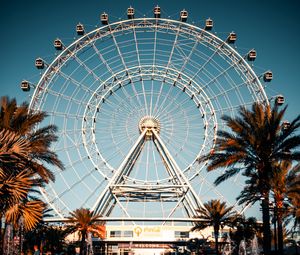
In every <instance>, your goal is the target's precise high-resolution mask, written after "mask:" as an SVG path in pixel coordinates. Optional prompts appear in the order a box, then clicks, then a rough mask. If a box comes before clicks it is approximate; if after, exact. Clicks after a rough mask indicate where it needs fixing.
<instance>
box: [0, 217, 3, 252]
mask: <svg viewBox="0 0 300 255" xmlns="http://www.w3.org/2000/svg"><path fill="white" fill-rule="evenodd" d="M3 240H4V234H3V231H2V214H0V254H3V243H4V242H3Z"/></svg>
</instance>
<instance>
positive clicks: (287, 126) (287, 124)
mask: <svg viewBox="0 0 300 255" xmlns="http://www.w3.org/2000/svg"><path fill="white" fill-rule="evenodd" d="M290 126H291V123H290V122H289V121H287V120H285V121H283V123H282V129H283V130H287V129H289V127H290Z"/></svg>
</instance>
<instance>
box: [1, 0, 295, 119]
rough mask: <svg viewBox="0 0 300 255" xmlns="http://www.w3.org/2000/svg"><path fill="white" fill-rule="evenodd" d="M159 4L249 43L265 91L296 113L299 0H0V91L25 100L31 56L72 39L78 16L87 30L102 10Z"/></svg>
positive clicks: (242, 44) (145, 10)
mask: <svg viewBox="0 0 300 255" xmlns="http://www.w3.org/2000/svg"><path fill="white" fill-rule="evenodd" d="M156 4H159V5H160V6H161V8H162V12H163V16H165V17H166V16H171V17H172V18H174V19H175V18H176V19H177V17H178V12H179V11H180V10H181V9H183V8H185V9H187V10H188V11H189V20H188V21H189V22H195V24H196V25H199V26H201V25H203V22H204V20H205V19H206V18H207V17H211V18H212V19H213V20H214V22H215V27H214V31H215V32H217V34H219V35H220V37H225V36H226V34H227V33H228V32H231V31H235V32H236V33H237V35H238V41H237V43H236V45H237V47H238V51H240V52H245V51H247V50H249V49H252V48H255V49H256V50H257V60H256V61H255V63H254V65H255V69H256V71H257V72H260V71H261V72H263V71H264V70H267V69H271V70H272V71H273V74H274V80H273V82H272V83H271V84H270V86H269V89H268V90H267V93H268V92H269V93H270V94H273V95H274V94H277V93H280V94H283V95H284V96H285V97H286V101H287V103H288V104H289V109H288V115H287V117H289V118H293V117H295V116H296V114H298V113H299V111H298V108H299V105H300V104H299V95H300V93H299V92H300V82H299V77H298V74H299V71H300V51H299V41H300V25H299V24H300V16H299V13H300V2H299V1H292V0H287V1H281V0H275V1H260V0H255V1H241V0H233V1H224V0H215V1H195V0H185V1H178V0H175V1H167V0H160V1H132V0H131V1H123V0H110V1H94V0H86V1H78V0H75V1H60V0H51V1H50V0H44V1H34V0H27V1H21V0H14V1H10V0H2V1H1V8H0V14H1V15H0V20H1V28H2V31H1V34H2V35H1V41H0V51H1V60H0V70H1V92H0V95H9V96H11V97H17V99H18V101H24V100H29V97H28V94H24V93H23V92H22V91H21V90H20V89H19V83H20V81H21V80H22V79H29V80H30V81H33V82H37V80H38V77H39V72H38V70H36V68H35V67H34V60H35V58H36V57H38V56H41V57H43V58H45V59H48V60H52V59H53V58H54V54H55V50H54V48H53V45H52V44H53V40H54V39H55V38H57V37H59V38H61V39H62V40H63V41H64V42H65V43H66V44H69V43H70V42H72V40H73V38H74V37H75V36H76V34H75V26H76V24H77V23H78V22H79V21H80V22H82V23H83V24H85V27H86V29H87V30H92V29H93V28H94V26H95V25H99V24H100V20H99V14H100V13H102V12H103V11H106V12H107V13H109V14H110V19H111V20H118V19H119V18H124V17H125V12H126V8H127V7H128V6H129V5H132V6H133V7H135V8H136V11H137V16H143V15H144V14H145V15H146V16H152V9H153V6H155V5H156Z"/></svg>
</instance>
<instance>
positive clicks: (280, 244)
mask: <svg viewBox="0 0 300 255" xmlns="http://www.w3.org/2000/svg"><path fill="white" fill-rule="evenodd" d="M280 209H281V208H279V210H280ZM277 217H278V218H277V220H278V226H277V229H278V254H279V255H283V229H282V214H281V212H280V211H279V212H278V215H277Z"/></svg>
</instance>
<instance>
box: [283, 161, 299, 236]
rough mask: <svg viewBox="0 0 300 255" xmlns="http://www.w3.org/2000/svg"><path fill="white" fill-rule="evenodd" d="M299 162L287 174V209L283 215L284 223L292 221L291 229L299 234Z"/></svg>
mask: <svg viewBox="0 0 300 255" xmlns="http://www.w3.org/2000/svg"><path fill="white" fill-rule="evenodd" d="M299 172H300V164H297V165H295V166H293V168H292V169H291V170H290V174H289V176H288V182H287V187H286V195H287V197H288V210H287V214H286V215H285V216H286V217H285V220H286V224H288V223H290V222H291V221H293V222H294V224H293V227H292V231H295V232H297V231H298V235H299V234H300V174H299Z"/></svg>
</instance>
